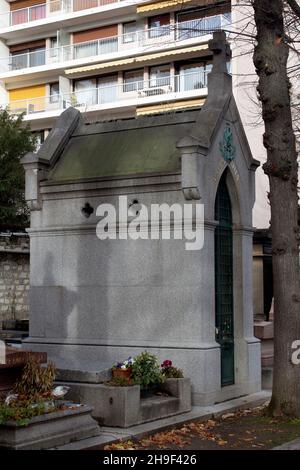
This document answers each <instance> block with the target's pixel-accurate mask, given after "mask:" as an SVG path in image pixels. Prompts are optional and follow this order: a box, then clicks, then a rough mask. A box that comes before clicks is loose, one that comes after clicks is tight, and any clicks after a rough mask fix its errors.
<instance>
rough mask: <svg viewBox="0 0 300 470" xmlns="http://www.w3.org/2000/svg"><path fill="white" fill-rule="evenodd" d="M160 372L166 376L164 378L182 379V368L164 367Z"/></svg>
mask: <svg viewBox="0 0 300 470" xmlns="http://www.w3.org/2000/svg"><path fill="white" fill-rule="evenodd" d="M162 373H163V375H164V376H165V377H166V379H182V378H183V372H182V370H181V369H178V368H177V367H173V366H170V367H164V368H163V369H162Z"/></svg>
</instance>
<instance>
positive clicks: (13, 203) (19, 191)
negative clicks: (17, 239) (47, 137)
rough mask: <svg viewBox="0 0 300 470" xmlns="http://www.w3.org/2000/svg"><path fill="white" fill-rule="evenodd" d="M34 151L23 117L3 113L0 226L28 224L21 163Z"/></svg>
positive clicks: (0, 120) (0, 116) (0, 114)
mask: <svg viewBox="0 0 300 470" xmlns="http://www.w3.org/2000/svg"><path fill="white" fill-rule="evenodd" d="M34 148H35V138H34V137H33V135H32V133H31V131H30V128H29V126H28V125H25V124H24V123H23V116H22V115H20V116H18V117H16V116H10V115H9V113H8V112H7V111H6V110H0V224H5V225H20V226H24V225H26V224H27V223H28V208H27V205H26V203H25V198H24V181H25V178H24V169H23V167H22V165H21V163H20V159H21V158H22V157H23V156H24V155H25V154H26V153H27V152H31V151H33V150H34Z"/></svg>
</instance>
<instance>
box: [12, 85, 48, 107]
mask: <svg viewBox="0 0 300 470" xmlns="http://www.w3.org/2000/svg"><path fill="white" fill-rule="evenodd" d="M45 96H46V85H45V84H44V85H35V86H29V87H26V88H18V89H16V90H10V91H9V103H10V105H9V107H10V110H11V111H15V112H23V111H25V112H38V111H44V110H45Z"/></svg>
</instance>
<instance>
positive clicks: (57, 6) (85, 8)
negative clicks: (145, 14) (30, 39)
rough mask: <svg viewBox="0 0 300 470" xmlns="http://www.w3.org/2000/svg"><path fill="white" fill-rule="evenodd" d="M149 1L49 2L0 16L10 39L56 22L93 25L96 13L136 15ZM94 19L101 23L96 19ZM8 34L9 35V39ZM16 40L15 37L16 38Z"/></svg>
mask: <svg viewBox="0 0 300 470" xmlns="http://www.w3.org/2000/svg"><path fill="white" fill-rule="evenodd" d="M147 1H149V0H48V1H44V2H42V1H41V3H40V4H38V5H34V6H31V7H27V8H21V9H18V10H13V11H7V12H5V13H1V14H0V30H1V34H2V35H3V34H4V38H5V39H7V38H8V37H11V36H9V33H10V32H14V33H15V34H16V33H17V32H18V31H20V34H21V35H22V34H23V36H24V34H25V32H24V31H25V30H26V29H27V28H28V27H30V28H33V27H36V28H38V27H39V26H40V25H44V26H45V25H47V24H48V23H52V24H53V23H55V22H57V21H60V22H64V23H65V22H67V23H66V25H67V26H69V25H71V24H73V23H72V21H71V23H70V22H69V23H68V19H71V20H72V18H73V20H74V19H75V18H77V24H80V23H82V22H86V21H90V17H91V15H93V16H94V17H95V14H96V13H100V14H101V15H102V17H104V16H106V17H113V16H115V14H116V12H117V10H118V9H122V12H123V11H124V13H125V12H126V10H127V9H128V12H129V11H130V12H131V13H133V12H134V11H135V6H136V5H138V4H143V3H145V2H147ZM95 19H98V18H96V17H95ZM6 33H7V34H8V35H6ZM14 37H16V36H14Z"/></svg>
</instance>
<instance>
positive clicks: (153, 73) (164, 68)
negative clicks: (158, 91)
mask: <svg viewBox="0 0 300 470" xmlns="http://www.w3.org/2000/svg"><path fill="white" fill-rule="evenodd" d="M168 85H170V65H160V66H159V67H150V87H159V86H168Z"/></svg>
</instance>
